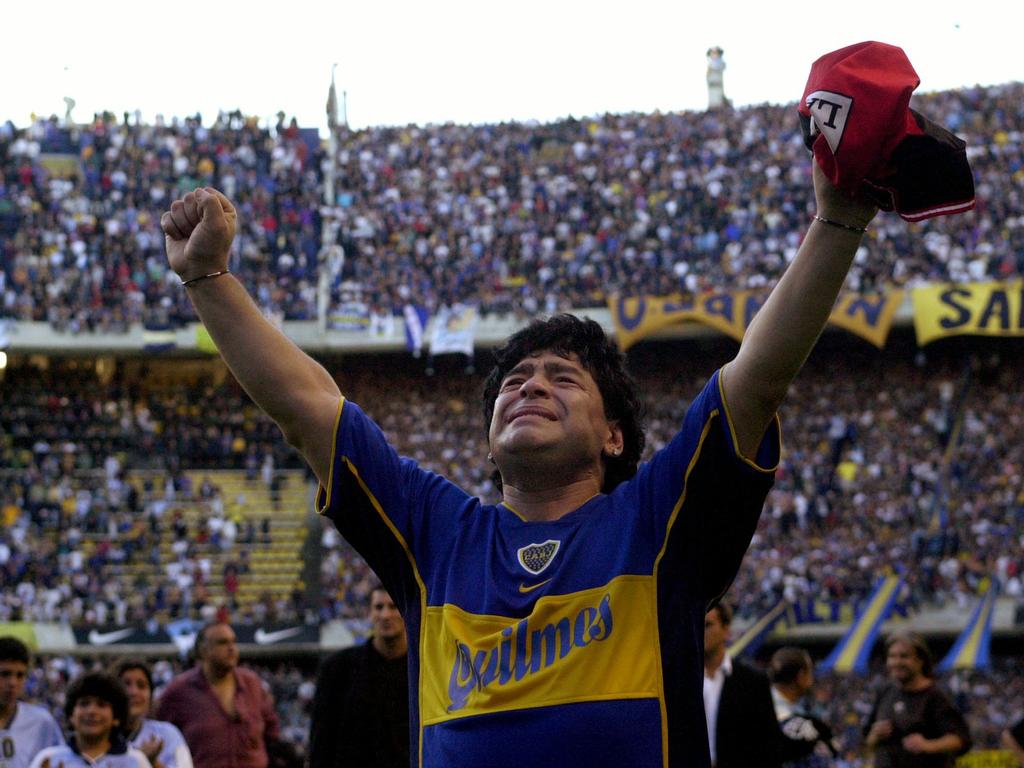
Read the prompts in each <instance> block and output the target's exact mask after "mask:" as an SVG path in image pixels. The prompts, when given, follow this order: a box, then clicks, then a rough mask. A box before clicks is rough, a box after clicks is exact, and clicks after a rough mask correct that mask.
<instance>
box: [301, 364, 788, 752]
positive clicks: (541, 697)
mask: <svg viewBox="0 0 1024 768" xmlns="http://www.w3.org/2000/svg"><path fill="white" fill-rule="evenodd" d="M779 450H780V445H779V430H778V422H777V420H776V421H775V422H773V424H772V426H771V428H770V429H769V430H768V434H767V435H766V436H765V438H764V441H763V442H762V445H761V447H760V450H759V452H758V455H757V461H756V462H751V461H748V460H746V459H744V458H742V457H741V456H739V455H738V453H737V450H736V445H735V440H734V437H733V432H732V429H731V427H730V424H729V417H728V410H727V408H726V404H725V402H724V399H723V396H722V391H721V386H720V376H719V374H717V373H716V374H715V375H714V376H713V377H712V378H711V380H710V381H709V382H708V384H707V386H706V387H705V388H704V390H703V391H702V392H701V393H700V395H699V396H698V397H697V398H696V399H695V400H694V401H693V403H692V404H691V406H690V408H689V410H688V411H687V414H686V417H685V419H684V422H683V425H682V428H681V429H680V431H679V432H678V434H677V435H676V436H675V437H674V438H673V440H672V441H671V442H670V443H669V444H668V445H667V446H665V447H664V448H663V449H662V450H660V451H659V452H658V453H657V454H655V456H654V457H653V458H652V459H651V461H649V462H647V463H645V464H643V465H641V467H640V469H639V471H638V473H637V475H636V477H635V478H633V479H632V480H630V481H629V482H626V483H622V484H621V485H619V486H618V487H617V488H616V489H615V490H614V491H613V492H612V493H610V494H607V495H605V494H600V495H598V496H595V497H593V498H592V499H590V500H589V501H587V502H586V503H585V504H583V506H581V507H580V508H579V509H576V510H575V511H573V512H571V513H569V514H568V515H565V516H564V517H562V518H560V519H558V520H555V521H551V522H527V521H526V520H524V519H522V518H521V517H520V516H519V515H518V514H516V511H515V510H514V509H511V508H509V507H508V506H506V505H504V504H499V505H496V506H491V505H487V504H482V503H481V502H480V500H479V499H477V498H474V497H471V496H469V495H468V494H466V492H465V491H463V490H462V489H460V488H458V487H457V486H455V485H454V484H452V483H451V482H449V481H448V480H446V479H445V478H443V477H441V476H439V475H436V474H434V473H432V472H427V471H425V470H423V469H421V468H420V467H419V466H418V465H417V464H416V463H415V462H413V461H411V460H410V459H406V458H401V457H399V456H398V455H397V454H396V453H395V451H394V450H393V449H392V448H391V446H389V445H388V444H387V442H386V440H385V439H384V436H383V434H382V433H381V431H380V429H379V428H378V427H377V426H376V425H375V424H374V423H373V422H372V421H371V420H370V419H369V418H368V417H367V416H366V415H365V414H364V413H363V411H362V410H360V408H359V407H358V406H357V405H355V404H354V403H351V402H347V401H344V400H343V401H342V402H341V404H340V405H339V412H338V423H337V428H336V442H335V448H334V455H333V457H332V469H331V476H330V479H329V482H328V486H327V487H326V488H321V489H320V491H319V493H318V499H317V508H318V510H319V511H320V512H321V513H324V514H327V515H328V516H329V517H330V518H331V519H332V520H333V521H334V522H335V524H336V525H337V527H338V530H339V531H340V532H341V533H342V535H344V536H345V538H346V539H348V540H349V542H350V543H351V544H352V545H353V546H355V547H356V549H358V550H359V552H360V553H361V554H362V555H363V556H364V557H365V558H366V560H367V562H368V563H369V564H370V566H371V567H372V568H373V569H374V571H376V573H377V575H378V576H379V577H380V578H381V580H382V581H383V583H384V585H385V587H386V588H387V589H388V591H389V592H390V594H391V597H392V599H394V601H395V603H396V604H397V605H398V606H399V608H400V610H401V612H402V616H403V618H404V619H405V624H406V627H407V631H408V633H409V680H410V681H417V685H415V686H410V689H411V690H410V713H409V714H410V718H409V719H410V724H411V726H412V734H411V738H412V744H411V746H412V749H411V754H412V755H414V756H415V757H414V763H415V764H417V765H421V766H426V767H429V768H433V766H455V765H471V766H481V767H484V766H515V767H516V768H521V766H522V765H524V764H533V765H538V764H540V765H557V766H560V768H571V767H572V766H587V768H594V767H595V766H627V765H628V766H633V767H634V768H641V767H646V766H652V767H653V766H687V768H691V767H692V766H706V765H707V763H708V754H707V749H708V742H707V735H706V729H705V725H704V703H703V696H702V682H701V675H702V672H701V669H702V644H703V638H704V614H705V611H706V608H707V606H708V604H709V603H710V602H712V601H714V600H716V599H717V598H718V597H720V596H721V595H722V594H723V593H724V592H725V590H726V589H727V588H728V586H729V584H730V583H731V582H732V579H733V578H734V576H735V574H736V571H737V569H738V568H739V564H740V561H741V560H742V558H743V554H744V552H745V551H746V548H747V546H748V545H749V543H750V538H751V536H752V535H753V533H754V529H755V527H756V525H757V519H758V516H759V515H760V512H761V508H762V506H763V503H764V498H765V495H766V494H767V492H768V489H769V488H770V487H771V484H772V480H773V477H774V469H775V466H776V464H777V463H778V457H779Z"/></svg>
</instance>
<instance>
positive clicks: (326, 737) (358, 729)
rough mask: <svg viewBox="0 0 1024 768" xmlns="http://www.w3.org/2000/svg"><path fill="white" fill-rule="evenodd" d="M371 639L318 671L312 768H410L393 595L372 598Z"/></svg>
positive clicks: (378, 593)
mask: <svg viewBox="0 0 1024 768" xmlns="http://www.w3.org/2000/svg"><path fill="white" fill-rule="evenodd" d="M370 624H371V632H372V635H371V637H370V639H369V641H367V642H366V643H363V644H362V645H357V646H353V647H352V648H345V649H344V650H342V651H338V652H337V653H335V654H334V655H332V656H329V657H328V658H327V659H326V661H324V663H323V666H322V667H321V668H320V673H319V675H318V676H317V681H316V694H315V696H314V698H313V715H312V717H311V718H310V739H309V766H310V768H347V766H371V765H372V766H375V767H376V768H399V767H400V768H408V765H409V678H408V672H407V669H406V651H407V642H406V635H405V622H404V621H402V616H401V614H399V612H398V609H397V608H396V607H395V603H394V602H393V601H392V600H391V595H389V594H388V593H387V591H386V590H385V589H384V588H383V587H381V586H380V585H377V586H376V587H375V588H374V590H373V591H372V592H371V593H370Z"/></svg>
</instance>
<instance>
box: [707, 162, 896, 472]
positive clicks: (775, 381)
mask: <svg viewBox="0 0 1024 768" xmlns="http://www.w3.org/2000/svg"><path fill="white" fill-rule="evenodd" d="M813 165H814V194H815V198H816V200H817V204H818V215H819V216H821V217H823V218H825V219H828V220H829V221H830V222H838V223H840V224H845V225H847V227H849V228H846V227H843V226H839V225H838V224H836V223H825V222H822V221H818V220H815V221H813V223H812V224H811V227H810V230H809V231H808V232H807V236H806V237H805V238H804V241H803V243H802V244H801V245H800V249H799V250H798V251H797V255H796V258H795V259H794V260H793V263H792V264H790V265H789V267H788V269H786V271H785V273H784V274H783V275H782V277H781V278H780V280H779V282H778V284H777V285H776V286H775V288H774V290H772V292H771V295H770V296H769V297H768V300H767V301H766V302H765V304H764V306H762V307H761V309H760V310H759V311H758V313H757V315H756V316H755V317H754V319H753V321H752V322H751V323H750V327H749V328H748V329H747V332H746V335H745V336H744V337H743V343H742V344H741V345H740V350H739V352H738V353H737V355H736V357H735V359H733V360H732V361H731V362H729V363H728V364H727V365H726V366H725V369H724V371H723V373H722V386H723V388H724V390H725V399H726V402H727V403H728V405H729V413H730V415H731V417H732V424H733V429H734V430H735V433H736V439H737V442H738V444H739V450H740V453H742V454H743V455H744V456H746V457H747V458H754V455H755V453H756V452H757V448H758V446H759V445H760V443H761V439H762V438H763V437H764V432H765V429H767V427H768V424H769V423H770V422H771V420H772V418H773V417H774V415H775V412H776V410H778V407H779V405H780V404H781V403H782V401H783V399H784V398H785V396H786V392H787V391H788V390H789V385H790V384H791V383H792V381H793V379H794V378H795V377H796V374H797V373H798V372H799V370H800V367H801V366H802V365H803V364H804V361H805V360H806V359H807V356H808V355H809V354H810V352H811V349H813V348H814V344H815V342H816V341H817V340H818V336H820V335H821V331H822V329H823V328H824V327H825V323H826V322H827V321H828V317H829V315H830V314H831V312H832V307H833V305H834V304H835V301H836V298H837V297H838V296H839V291H840V289H841V288H842V287H843V282H844V281H845V279H846V273H847V272H848V271H849V269H850V265H851V263H852V262H853V257H854V254H855V253H856V252H857V247H858V246H859V245H860V241H861V237H862V233H861V232H858V231H855V228H864V227H866V226H867V225H868V223H870V221H871V219H872V218H873V217H874V215H875V213H876V212H877V209H876V208H875V207H874V206H872V205H870V204H869V203H865V202H863V201H860V200H851V199H850V198H847V197H846V196H845V195H844V194H842V193H841V192H839V191H838V190H837V189H836V188H835V187H834V186H832V184H831V183H830V182H829V181H828V179H827V178H825V174H824V173H822V171H821V169H820V168H819V167H818V164H817V163H814V164H813Z"/></svg>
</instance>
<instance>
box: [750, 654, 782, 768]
mask: <svg viewBox="0 0 1024 768" xmlns="http://www.w3.org/2000/svg"><path fill="white" fill-rule="evenodd" d="M753 683H754V684H753V686H752V691H751V693H752V694H753V708H752V712H753V714H754V721H755V722H756V723H757V724H758V726H757V730H758V734H757V742H755V743H760V744H763V745H764V755H763V757H764V762H762V763H760V764H761V765H764V766H765V768H781V766H782V739H783V736H782V730H781V729H780V728H779V718H778V717H777V716H776V714H775V702H773V701H772V689H771V685H769V684H768V678H767V677H766V676H765V675H764V674H763V673H761V672H755V676H754V677H753Z"/></svg>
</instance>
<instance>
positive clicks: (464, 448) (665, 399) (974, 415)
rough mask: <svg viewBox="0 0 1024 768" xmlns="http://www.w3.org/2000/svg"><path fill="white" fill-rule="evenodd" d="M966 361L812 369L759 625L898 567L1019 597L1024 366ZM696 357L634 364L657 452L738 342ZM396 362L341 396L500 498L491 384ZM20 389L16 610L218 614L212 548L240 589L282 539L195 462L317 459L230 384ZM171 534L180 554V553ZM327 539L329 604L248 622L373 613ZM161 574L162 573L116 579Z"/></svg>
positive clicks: (8, 400)
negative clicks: (491, 455)
mask: <svg viewBox="0 0 1024 768" xmlns="http://www.w3.org/2000/svg"><path fill="white" fill-rule="evenodd" d="M897 346H899V344H898V343H897ZM947 347H948V348H947V349H945V350H943V349H941V348H930V349H928V350H927V351H914V349H913V348H905V349H899V348H897V349H894V350H892V351H888V352H877V351H874V350H871V351H865V352H862V353H858V352H857V351H855V350H854V349H851V346H850V344H845V345H842V344H840V345H838V346H837V347H836V348H834V349H828V350H824V351H821V352H819V353H816V355H815V356H814V357H813V358H812V360H811V362H810V363H809V365H808V367H807V369H806V370H805V371H804V373H803V374H801V377H800V378H799V379H798V381H797V383H796V390H795V397H794V398H793V401H792V402H794V403H799V407H796V406H794V407H787V408H784V410H783V413H782V421H783V434H784V444H785V446H786V450H785V452H784V457H783V462H782V464H781V466H780V469H779V472H778V478H777V482H776V486H775V489H774V490H773V491H772V493H771V494H770V496H769V499H768V503H767V506H766V510H765V513H764V514H763V516H762V521H761V525H760V527H759V530H758V532H757V534H756V536H755V539H754V542H753V544H752V546H751V548H750V551H749V553H748V555H747V557H746V559H745V561H744V564H743V567H742V569H741V571H740V575H739V577H738V580H737V584H736V586H735V587H734V594H735V595H737V604H738V605H737V608H738V613H739V615H740V616H741V617H742V618H752V617H755V616H757V615H760V614H762V613H764V612H765V611H766V610H768V609H769V608H771V607H772V606H773V605H774V604H775V603H777V602H778V601H779V600H783V599H784V600H786V601H788V602H790V603H794V604H806V603H808V602H809V601H814V602H818V603H824V604H826V605H835V606H840V605H852V604H853V603H855V602H856V600H857V599H859V598H860V597H863V596H864V595H866V594H867V593H868V592H869V591H870V589H871V587H872V585H873V583H874V581H875V580H876V579H877V578H878V576H880V575H882V574H884V573H886V572H887V571H888V570H889V569H891V568H892V564H894V563H901V564H904V565H905V566H906V574H905V577H906V578H905V586H904V591H903V594H902V595H901V598H900V604H901V609H902V610H905V611H908V612H912V611H914V610H916V609H918V608H921V607H925V606H942V605H946V604H950V603H952V604H956V605H958V606H960V607H963V608H966V607H968V606H969V605H970V604H971V602H972V601H973V600H974V599H975V596H976V595H977V594H978V593H979V590H980V589H981V588H983V587H984V586H985V585H986V584H987V583H988V581H989V580H990V579H993V578H994V579H996V580H997V581H998V583H999V585H1000V587H1001V588H1002V590H1003V594H1006V595H1009V596H1011V597H1017V598H1021V597H1022V595H1024V585H1022V576H1021V574H1022V570H1024V556H1022V554H1021V553H1022V552H1024V541H1022V540H1021V534H1020V531H1021V530H1022V528H1021V523H1022V522H1024V490H1022V486H1021V467H1022V458H1024V457H1022V455H1021V450H1022V449H1021V447H1020V445H1019V441H1018V440H1017V439H1016V435H1018V434H1019V427H1020V419H1021V416H1020V413H1021V412H1022V411H1024V402H1022V400H1021V395H1020V392H1019V388H1018V387H1014V386H1013V382H1014V381H1019V379H1020V376H1021V369H1022V366H1024V360H1022V358H1021V355H1020V353H1018V352H1014V351H1013V349H1012V347H1009V346H1005V345H1004V347H1002V348H1001V349H1002V353H1001V355H1002V356H1001V357H1000V358H999V359H998V360H993V359H989V358H985V357H983V356H978V355H975V356H974V357H973V358H969V357H967V356H965V355H963V354H962V350H963V347H962V345H955V344H952V345H947ZM693 349H694V350H695V351H694V352H691V353H690V354H696V355H698V356H699V357H700V359H699V360H697V361H692V362H691V361H689V360H679V361H676V362H672V363H666V362H665V360H666V358H667V356H665V355H664V354H660V353H659V352H658V351H657V350H655V351H651V350H650V349H648V350H647V351H645V350H644V348H643V347H641V348H638V349H637V350H636V351H634V352H633V353H631V359H632V364H633V368H634V370H635V371H636V374H637V376H638V377H639V378H640V379H641V381H642V385H643V390H644V391H645V392H646V393H648V399H647V406H648V410H649V430H648V433H649V441H648V452H653V451H654V450H656V449H657V448H658V447H660V446H661V445H663V444H664V443H665V442H666V441H667V440H668V439H669V437H670V436H671V434H672V433H673V430H674V429H675V426H676V425H677V424H678V421H679V418H680V417H681V414H682V413H683V411H684V409H685V406H686V403H687V402H688V398H689V397H691V396H692V394H693V393H694V392H697V391H699V385H700V383H701V382H702V381H703V377H705V376H707V375H709V374H710V373H711V371H712V370H713V369H714V368H715V367H717V365H720V364H721V363H723V362H724V361H725V360H726V359H727V356H728V354H729V349H730V345H729V344H728V343H724V342H723V343H721V344H718V345H717V346H712V348H710V349H709V350H708V351H707V352H706V353H705V352H703V351H700V350H699V349H698V348H697V347H694V348H693ZM993 349H995V348H993ZM659 354H660V356H659ZM972 360H973V363H972V362H971V361H972ZM965 361H966V362H965ZM378 365H379V362H378V361H374V360H372V359H369V360H364V361H359V360H357V359H352V360H348V359H346V360H345V361H344V362H342V363H340V364H339V365H338V376H339V380H340V383H341V386H342V390H343V391H344V392H346V394H347V395H348V396H349V397H351V398H352V399H353V400H354V401H356V402H359V403H361V404H363V405H364V407H366V408H367V410H368V412H369V413H371V414H372V415H373V416H374V417H375V418H376V419H377V420H378V422H379V423H380V425H381V427H382V428H383V429H384V431H385V432H386V433H387V434H388V436H389V437H390V439H391V440H392V441H393V442H394V444H395V445H396V446H397V448H398V449H399V451H400V452H401V453H403V454H404V455H407V456H410V457H411V458H414V459H416V460H417V461H418V462H420V463H421V464H422V465H423V466H425V467H427V468H430V469H432V470H435V471H438V472H441V473H444V474H446V475H448V476H449V477H452V478H453V479H454V480H455V481H456V482H458V483H459V484H460V485H462V486H463V487H465V488H467V489H468V490H469V491H470V492H472V493H475V494H478V495H480V496H481V497H483V498H487V499H492V500H493V499H495V498H496V491H495V486H494V484H493V483H492V481H491V477H490V467H489V466H488V465H487V464H486V462H485V461H484V457H485V456H486V454H487V450H486V446H485V443H484V439H485V433H484V430H483V428H482V426H481V424H482V418H481V415H480V412H479V406H478V402H479V392H480V388H481V379H480V378H479V377H478V376H467V375H465V374H463V373H462V371H461V369H460V370H459V372H458V374H456V375H451V376H449V375H441V376H435V377H431V378H428V377H424V376H422V374H421V373H420V372H419V368H418V364H414V361H411V360H408V359H403V360H399V359H397V358H396V359H395V360H394V361H389V363H388V366H389V370H392V371H393V373H392V375H390V376H389V378H388V380H387V381H384V380H382V379H381V378H380V376H379V370H378ZM5 384H6V385H5V386H4V387H3V388H0V459H2V465H3V467H4V470H3V471H2V472H0V507H2V514H3V522H4V523H5V525H4V527H3V529H2V531H0V578H2V580H3V586H5V587H7V589H5V590H3V592H2V598H0V617H3V618H23V617H24V618H34V619H39V620H57V619H61V620H70V621H72V622H76V623H86V624H97V625H102V624H104V623H107V622H115V621H116V623H123V622H124V620H140V619H143V618H144V617H147V616H153V615H154V614H157V615H161V616H166V617H167V618H169V619H174V618H182V617H187V616H192V617H208V616H207V614H209V613H210V612H211V611H216V610H217V609H218V608H219V606H217V605H216V604H214V602H213V601H211V600H210V599H209V596H208V589H207V587H208V585H209V584H210V581H211V579H222V578H225V577H227V573H226V570H227V568H225V572H223V573H222V572H217V573H212V572H211V555H212V554H213V553H225V552H226V553H228V554H231V555H232V563H233V568H234V573H233V574H232V576H231V577H228V580H229V581H233V580H235V579H236V578H237V576H238V575H239V573H241V572H244V571H245V569H246V567H247V562H246V557H245V552H246V550H247V549H248V548H249V545H251V544H252V543H253V542H255V541H256V540H257V537H258V536H260V535H262V531H257V530H256V527H255V525H254V523H253V521H252V520H248V521H245V520H243V519H242V518H241V517H239V516H238V515H237V512H235V513H233V514H230V513H228V512H226V511H225V500H224V499H223V498H222V494H221V492H220V490H219V489H218V488H217V487H216V486H214V485H212V484H211V483H210V482H209V481H208V480H203V481H201V482H197V481H195V480H193V479H192V477H193V475H192V474H191V473H190V472H186V470H198V471H200V472H201V470H203V469H206V468H211V467H235V468H236V469H238V470H239V471H243V470H244V471H245V472H246V473H247V474H248V476H249V479H250V481H251V482H265V483H271V482H273V477H274V473H273V471H270V472H269V473H266V472H263V471H262V470H263V469H264V468H265V467H274V466H276V467H288V466H298V458H297V456H296V455H295V454H294V452H292V451H291V450H290V449H289V448H288V447H287V446H286V445H285V444H284V443H283V440H282V439H281V437H280V434H279V433H278V431H277V429H276V427H275V426H274V425H273V424H272V423H271V422H270V421H269V420H268V419H266V417H264V416H262V415H260V414H259V413H257V412H256V410H255V408H254V407H253V406H252V405H251V404H250V403H249V402H248V400H247V399H246V398H245V396H244V394H243V393H241V392H240V391H239V390H238V389H237V388H236V387H235V385H234V384H233V382H231V380H230V379H229V380H228V381H227V382H225V383H223V384H221V385H220V386H214V385H212V384H209V385H208V386H206V387H205V389H204V390H203V391H204V396H203V398H202V402H203V403H204V406H203V407H202V408H199V407H197V406H195V405H189V404H187V403H186V396H185V395H184V394H183V393H182V392H180V391H179V392H177V393H175V392H174V390H173V388H168V387H164V388H160V389H151V388H149V387H147V386H145V385H144V384H143V383H141V382H137V383H136V384H135V385H133V386H131V387H130V386H127V385H126V384H124V383H123V382H119V381H118V380H117V379H115V380H114V381H112V382H110V383H109V384H107V385H106V386H102V385H101V384H100V383H99V382H98V380H96V378H95V376H94V375H93V374H86V373H85V372H84V371H83V370H82V369H79V370H78V371H77V374H76V372H75V371H72V370H70V369H68V367H67V365H65V366H62V367H59V368H57V369H55V370H52V371H39V370H37V369H35V368H33V367H32V366H22V367H19V368H18V369H17V370H13V369H12V370H9V371H8V372H7V376H6V380H5ZM58 392H59V393H60V394H59V395H57V394H46V393H58ZM192 402H193V403H194V402H196V400H194V399H193V401H192ZM954 438H955V439H954ZM128 470H131V472H129V471H128ZM139 470H149V471H148V472H145V473H143V472H139ZM133 478H134V479H133ZM183 502H192V503H198V504H200V505H202V509H203V510H204V513H203V517H204V518H205V524H203V525H199V526H195V525H194V526H193V528H192V529H191V530H190V528H189V526H188V524H187V523H186V522H185V521H184V520H182V519H181V515H180V512H179V511H176V508H177V506H178V505H179V503H183ZM235 506H236V507H237V505H235ZM943 521H945V523H946V524H944V525H943V524H942V522H943ZM261 528H262V526H261ZM161 537H163V540H164V541H170V542H172V543H171V547H170V552H169V553H168V552H167V548H166V547H164V549H163V553H164V555H163V556H164V558H165V561H161V560H160V558H161V547H160V543H161ZM320 538H321V540H322V547H321V562H320V570H321V584H320V587H321V591H320V603H319V605H308V604H305V605H304V604H303V602H302V600H301V599H299V598H296V600H295V601H291V602H289V603H288V604H285V605H274V606H264V608H261V609H259V610H258V612H257V613H255V614H252V615H249V616H246V617H244V620H247V621H250V620H251V621H260V620H262V619H263V618H265V617H266V615H267V612H268V611H270V612H274V613H277V614H281V615H282V616H283V617H284V618H293V617H296V616H302V615H303V614H304V613H305V612H306V611H307V610H308V611H310V612H312V613H314V614H315V615H316V616H318V617H319V619H320V620H326V619H330V618H334V617H346V618H354V617H358V616H361V615H363V613H364V608H365V603H366V600H367V599H368V597H369V594H368V588H369V585H370V584H371V582H372V574H371V573H370V571H369V569H368V568H367V567H366V565H365V563H364V562H363V561H362V559H361V558H360V557H359V556H358V555H357V554H356V553H355V552H354V551H353V550H351V548H350V547H348V545H347V544H346V543H345V542H344V541H343V540H342V539H341V537H339V536H338V535H337V533H336V532H335V531H334V529H333V527H332V526H330V525H329V524H328V523H326V521H324V529H323V531H322V532H321V533H320ZM54 555H55V556H54ZM221 560H223V558H219V559H217V562H220V561H221ZM147 561H148V562H155V563H156V564H157V565H159V566H160V568H161V569H162V570H161V573H162V578H160V579H156V580H147V579H145V578H142V577H139V578H137V580H136V581H135V583H125V582H124V580H123V579H120V578H116V577H118V576H121V575H122V574H123V573H124V572H125V566H126V565H128V564H131V563H134V562H147ZM227 607H228V608H231V606H230V605H228V606H227Z"/></svg>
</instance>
